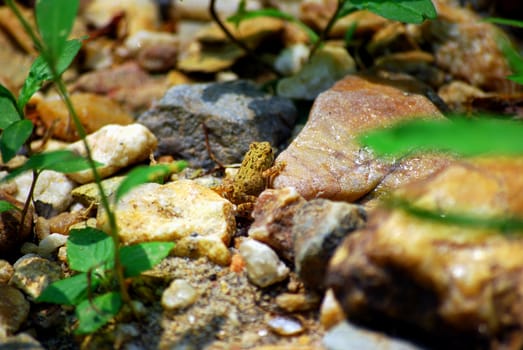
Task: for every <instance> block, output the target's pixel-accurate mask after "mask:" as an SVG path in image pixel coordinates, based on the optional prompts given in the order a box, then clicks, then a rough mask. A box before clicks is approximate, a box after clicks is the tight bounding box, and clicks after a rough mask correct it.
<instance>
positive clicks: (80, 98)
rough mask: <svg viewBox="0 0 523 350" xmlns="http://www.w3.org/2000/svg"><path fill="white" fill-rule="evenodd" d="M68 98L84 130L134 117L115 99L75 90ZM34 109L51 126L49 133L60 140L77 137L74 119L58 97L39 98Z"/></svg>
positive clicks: (123, 123) (75, 138) (128, 121)
mask: <svg viewBox="0 0 523 350" xmlns="http://www.w3.org/2000/svg"><path fill="white" fill-rule="evenodd" d="M71 101H72V103H73V106H74V108H75V110H76V113H77V114H78V118H79V119H80V122H81V123H82V125H83V126H84V128H85V131H86V132H87V133H88V134H90V133H92V132H94V131H96V130H98V129H100V128H101V127H102V126H104V125H108V124H120V125H127V124H131V123H132V122H133V121H134V119H133V117H132V116H131V115H130V114H129V113H127V112H126V111H125V110H124V109H123V108H122V107H121V106H120V105H118V104H117V103H116V102H114V101H112V100H110V99H108V98H107V97H104V96H100V95H95V94H91V93H78V94H74V95H72V96H71ZM36 109H37V111H38V114H39V115H40V118H41V119H42V121H43V123H44V125H45V126H46V128H48V129H49V128H52V130H53V136H54V137H55V138H57V139H60V140H64V141H76V140H78V139H79V136H78V133H77V132H76V128H75V126H74V123H73V121H72V120H70V118H69V112H68V111H67V108H66V106H65V104H64V103H63V101H62V99H60V98H58V97H57V98H55V99H46V100H42V101H40V102H39V103H38V104H37V106H36Z"/></svg>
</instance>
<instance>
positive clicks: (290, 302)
mask: <svg viewBox="0 0 523 350" xmlns="http://www.w3.org/2000/svg"><path fill="white" fill-rule="evenodd" d="M274 301H275V302H276V305H278V307H279V308H281V309H282V310H285V311H287V312H296V311H308V310H313V309H316V308H317V307H318V305H319V304H320V298H319V297H318V295H316V294H309V293H307V294H301V293H282V294H280V295H278V296H277V297H276V298H275V300H274Z"/></svg>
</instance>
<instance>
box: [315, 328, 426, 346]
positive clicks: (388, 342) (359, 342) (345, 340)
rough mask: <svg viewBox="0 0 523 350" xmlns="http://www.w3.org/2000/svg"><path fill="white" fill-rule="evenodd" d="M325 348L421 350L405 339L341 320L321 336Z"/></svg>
mask: <svg viewBox="0 0 523 350" xmlns="http://www.w3.org/2000/svg"><path fill="white" fill-rule="evenodd" d="M323 345H324V346H325V348H326V349H327V350H346V349H358V350H422V348H420V347H418V346H416V345H414V344H411V343H409V342H407V341H405V340H401V339H395V338H392V337H389V336H387V335H385V334H383V333H380V332H374V331H370V330H367V329H364V328H361V327H358V326H355V325H353V324H352V323H349V322H346V321H344V322H341V323H339V324H338V325H337V326H335V327H334V328H332V329H331V330H329V331H328V332H327V333H326V334H325V336H324V337H323Z"/></svg>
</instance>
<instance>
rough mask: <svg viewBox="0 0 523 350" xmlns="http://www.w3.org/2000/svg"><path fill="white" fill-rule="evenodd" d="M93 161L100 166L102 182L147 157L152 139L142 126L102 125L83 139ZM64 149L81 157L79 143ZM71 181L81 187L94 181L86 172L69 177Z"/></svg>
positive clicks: (99, 171) (153, 141) (154, 139)
mask: <svg viewBox="0 0 523 350" xmlns="http://www.w3.org/2000/svg"><path fill="white" fill-rule="evenodd" d="M87 142H88V143H89V146H90V148H91V154H92V157H93V159H94V160H96V161H98V162H100V163H102V164H103V165H102V166H100V167H98V169H97V170H98V173H99V174H100V177H101V178H106V177H108V176H110V175H112V174H114V173H116V172H117V171H118V170H120V169H122V168H125V167H127V166H129V165H133V164H135V163H138V162H141V161H143V160H145V159H147V158H148V157H149V155H150V154H151V153H152V152H153V150H154V149H155V148H156V144H157V141H156V137H155V136H154V135H153V134H152V133H151V132H150V131H149V130H148V129H147V128H146V127H145V126H143V125H141V124H138V123H134V124H130V125H125V126H121V125H106V126H104V127H103V128H101V129H99V130H98V131H96V132H94V133H92V134H90V135H88V136H87ZM67 149H69V150H71V151H73V152H75V153H77V154H80V155H85V149H84V145H83V143H82V141H77V142H75V143H73V144H71V145H69V146H68V147H67ZM68 176H69V177H70V178H71V179H73V180H74V181H76V182H78V183H81V184H85V183H87V182H91V181H93V180H94V178H93V174H92V171H91V170H90V169H87V170H84V171H79V172H76V173H70V174H68Z"/></svg>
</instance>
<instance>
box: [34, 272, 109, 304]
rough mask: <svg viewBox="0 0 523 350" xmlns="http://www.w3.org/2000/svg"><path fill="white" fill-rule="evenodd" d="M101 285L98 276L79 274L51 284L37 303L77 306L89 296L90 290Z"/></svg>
mask: <svg viewBox="0 0 523 350" xmlns="http://www.w3.org/2000/svg"><path fill="white" fill-rule="evenodd" d="M99 284H100V280H99V278H97V276H96V275H91V280H90V281H89V278H88V276H87V273H79V274H77V275H74V276H72V277H69V278H65V279H63V280H60V281H56V282H53V283H51V284H50V285H49V286H48V287H47V288H46V289H44V291H43V292H42V294H40V296H39V297H38V298H36V301H37V302H40V303H42V302H47V303H53V304H61V305H77V304H78V303H80V302H81V301H82V300H85V299H86V298H87V296H88V293H87V291H88V289H89V288H90V289H91V290H94V289H95V288H96V287H97V286H98V285H99Z"/></svg>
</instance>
